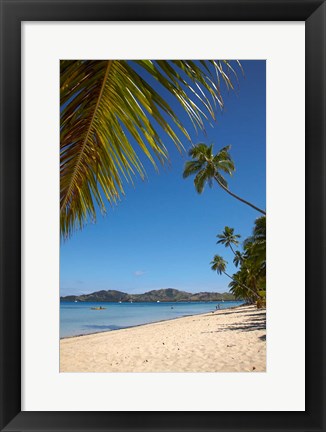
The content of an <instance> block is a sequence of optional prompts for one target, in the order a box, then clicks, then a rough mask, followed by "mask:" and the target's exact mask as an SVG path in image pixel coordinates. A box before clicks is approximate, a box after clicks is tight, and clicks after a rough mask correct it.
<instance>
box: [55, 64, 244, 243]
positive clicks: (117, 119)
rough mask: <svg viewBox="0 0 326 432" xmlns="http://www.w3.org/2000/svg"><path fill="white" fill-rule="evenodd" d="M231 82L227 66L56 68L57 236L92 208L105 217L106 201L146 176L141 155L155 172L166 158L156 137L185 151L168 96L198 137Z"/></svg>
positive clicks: (163, 146) (82, 221)
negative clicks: (58, 105) (163, 136)
mask: <svg viewBox="0 0 326 432" xmlns="http://www.w3.org/2000/svg"><path fill="white" fill-rule="evenodd" d="M232 78H236V73H235V71H234V69H233V68H232V67H231V64H230V63H229V62H228V61H213V60H209V61H203V60H202V61H200V62H193V61H181V60H173V61H166V60H162V61H151V60H135V61H130V62H128V61H124V60H89V61H84V60H64V61H61V63H60V103H61V113H60V227H61V234H62V236H63V237H68V236H69V235H70V234H71V232H72V231H73V230H74V229H75V228H81V227H82V226H83V225H84V224H85V223H86V222H87V221H88V220H92V221H94V220H95V219H96V205H97V206H99V208H100V209H101V211H102V212H105V203H106V202H107V201H108V202H110V203H116V202H117V201H118V200H119V199H120V195H121V194H123V193H124V187H123V185H124V182H125V181H127V182H133V178H134V176H135V175H136V174H138V175H140V176H141V177H142V178H144V177H145V175H146V173H145V170H144V167H143V164H142V162H141V158H140V155H142V156H145V157H146V158H148V159H149V160H150V161H151V163H152V164H153V165H154V166H155V167H156V163H157V161H158V162H160V163H163V162H164V161H165V160H166V159H167V158H168V150H167V147H166V144H165V143H164V142H162V139H161V137H160V135H161V134H160V132H161V130H164V131H165V133H166V134H167V135H168V137H169V139H170V141H171V142H172V143H173V144H174V145H175V146H176V147H177V148H178V149H179V150H180V151H181V150H182V149H183V144H182V142H181V139H180V137H179V133H181V134H183V136H184V137H186V138H187V139H188V140H189V139H190V137H189V133H188V131H187V129H186V128H185V127H184V126H183V125H182V124H181V123H180V121H179V119H178V116H177V115H175V113H174V111H173V109H172V108H171V106H170V105H169V104H168V103H167V101H166V95H170V96H172V97H173V98H174V99H176V100H177V101H178V102H179V104H180V105H181V107H182V108H183V109H184V111H185V112H186V113H187V114H188V116H189V118H190V120H191V123H192V124H193V127H194V128H195V129H196V130H197V129H201V130H203V129H204V122H205V121H207V120H210V119H212V120H214V118H215V112H216V107H220V108H223V99H222V95H221V90H220V88H221V87H220V83H221V82H224V84H225V85H226V87H227V88H228V89H233V87H234V85H233V83H232ZM153 80H155V81H156V83H157V85H156V86H155V89H154V87H153V86H152V85H151V84H150V82H151V81H153ZM158 87H159V88H160V90H159V91H157V90H156V88H158ZM162 94H164V95H165V96H162ZM131 137H132V138H133V140H132V141H131V140H130V138H131Z"/></svg>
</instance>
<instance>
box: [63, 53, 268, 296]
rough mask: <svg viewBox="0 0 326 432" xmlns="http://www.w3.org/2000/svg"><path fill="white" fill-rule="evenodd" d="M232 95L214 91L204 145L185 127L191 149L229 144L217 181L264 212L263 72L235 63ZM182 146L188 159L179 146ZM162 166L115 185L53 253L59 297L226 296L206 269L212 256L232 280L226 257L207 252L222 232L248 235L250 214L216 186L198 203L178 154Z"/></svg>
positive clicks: (217, 250) (217, 249) (223, 283)
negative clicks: (216, 97) (218, 98)
mask: <svg viewBox="0 0 326 432" xmlns="http://www.w3.org/2000/svg"><path fill="white" fill-rule="evenodd" d="M241 64H242V67H243V69H244V72H245V77H243V76H242V75H241V73H240V72H239V74H238V75H239V88H237V91H236V93H235V92H232V91H231V92H229V93H228V92H227V91H226V90H225V88H224V89H223V91H222V95H223V98H224V103H225V108H224V110H223V112H220V111H219V112H218V113H217V121H216V122H215V123H214V125H213V126H214V127H211V126H210V125H209V124H207V125H206V136H205V135H204V134H203V133H198V135H197V134H196V132H195V131H194V129H193V128H192V127H191V126H190V124H189V121H188V120H187V119H186V117H185V115H184V113H183V111H182V110H180V109H179V108H178V107H177V106H175V107H174V108H175V110H176V112H177V113H178V115H180V118H181V121H182V122H183V123H184V124H185V125H186V126H187V127H188V131H189V132H190V136H191V138H192V141H193V143H194V144H197V143H199V142H204V143H205V144H208V145H210V144H213V145H214V151H215V152H217V151H218V150H220V149H221V148H222V147H224V146H226V145H229V144H231V152H230V153H231V156H232V159H233V161H234V163H235V167H236V171H235V173H234V175H233V177H231V178H230V177H226V178H227V180H228V184H229V189H230V190H231V191H232V192H234V193H236V194H237V195H239V196H240V197H242V198H244V199H246V200H248V201H250V202H252V203H253V204H255V205H256V206H258V207H260V208H263V209H265V208H266V63H265V61H258V60H252V61H241ZM182 142H183V144H184V146H185V148H186V150H189V148H190V145H189V143H188V142H187V140H186V139H185V138H183V139H182ZM167 147H168V149H169V156H170V163H169V164H166V165H165V166H163V167H162V166H159V172H156V171H155V169H154V168H153V167H152V166H151V165H150V163H149V162H148V161H145V160H144V159H142V162H143V163H144V166H145V168H146V172H147V179H146V180H145V181H142V180H141V179H140V178H138V177H137V178H135V181H134V186H132V185H125V196H124V197H123V198H122V200H121V201H120V202H119V203H118V205H116V206H114V207H111V206H110V205H109V204H108V205H107V214H106V215H105V216H102V215H101V214H98V217H97V222H96V223H95V224H88V225H87V226H85V227H84V229H83V230H81V231H76V232H74V233H73V235H72V237H71V238H69V239H68V240H66V241H62V242H61V245H60V295H61V296H65V295H70V294H71V295H80V294H87V293H90V292H94V291H99V290H110V289H114V290H119V291H123V292H127V293H143V292H146V291H150V290H153V289H161V288H175V289H179V290H183V291H188V292H193V293H194V292H200V291H216V292H226V291H228V290H229V288H228V283H229V282H230V279H228V278H227V277H226V276H224V275H222V276H219V275H218V274H217V273H216V272H213V271H212V270H211V268H210V262H211V260H212V259H213V256H214V255H215V254H219V255H222V256H223V258H224V259H225V260H226V261H228V265H227V272H228V273H229V274H232V273H234V272H235V271H236V269H235V267H234V266H233V264H232V259H233V254H232V252H231V251H230V250H229V249H227V248H225V247H224V246H223V245H217V244H216V241H217V238H216V235H217V234H219V233H221V232H222V231H223V229H224V227H225V226H226V225H227V226H230V227H233V228H234V229H235V232H236V233H238V234H240V235H241V239H240V241H243V240H244V239H245V238H246V237H248V236H249V235H251V232H252V229H253V225H254V221H255V219H256V218H257V217H259V216H261V214H260V213H258V212H257V211H255V210H254V209H252V208H250V207H248V206H247V205H245V204H243V203H241V202H240V201H238V200H236V199H234V198H233V197H231V196H230V195H228V194H227V193H226V192H225V191H223V190H222V189H221V188H220V187H219V186H218V185H217V184H216V183H215V184H214V185H213V187H212V188H211V189H210V188H209V187H208V186H206V187H205V190H204V192H203V193H202V194H201V195H199V194H198V193H197V192H196V191H195V188H194V183H193V177H189V178H187V179H183V178H182V173H183V168H184V164H185V162H186V161H187V160H188V156H187V153H186V152H184V153H182V154H180V153H179V152H178V151H177V150H176V148H175V147H174V146H173V144H171V143H170V144H167Z"/></svg>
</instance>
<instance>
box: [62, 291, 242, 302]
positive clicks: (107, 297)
mask: <svg viewBox="0 0 326 432" xmlns="http://www.w3.org/2000/svg"><path fill="white" fill-rule="evenodd" d="M60 300H61V301H64V302H74V301H79V302H119V301H122V302H129V301H133V302H157V301H159V302H183V301H220V300H235V298H234V296H233V295H232V294H230V293H222V294H221V293H213V292H200V293H196V294H192V293H188V292H186V291H179V290H176V289H173V288H165V289H160V290H153V291H148V292H146V293H144V294H127V293H124V292H121V291H116V290H108V291H104V290H102V291H96V292H93V293H91V294H82V295H80V296H73V295H70V296H65V297H60Z"/></svg>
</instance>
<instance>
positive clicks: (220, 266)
mask: <svg viewBox="0 0 326 432" xmlns="http://www.w3.org/2000/svg"><path fill="white" fill-rule="evenodd" d="M226 265H227V262H226V261H225V259H224V258H222V257H221V256H220V255H214V258H213V261H212V262H211V269H212V270H214V271H216V272H217V273H218V274H222V273H225V270H226Z"/></svg>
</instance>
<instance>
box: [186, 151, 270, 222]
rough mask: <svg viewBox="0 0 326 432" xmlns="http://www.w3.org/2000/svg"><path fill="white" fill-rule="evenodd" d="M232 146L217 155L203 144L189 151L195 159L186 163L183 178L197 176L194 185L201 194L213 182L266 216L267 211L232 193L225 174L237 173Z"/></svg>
mask: <svg viewBox="0 0 326 432" xmlns="http://www.w3.org/2000/svg"><path fill="white" fill-rule="evenodd" d="M230 149H231V146H226V147H223V148H222V149H221V150H220V151H219V152H218V153H216V155H214V153H213V145H210V146H208V145H206V144H203V143H200V144H197V145H196V146H194V147H193V148H191V149H190V150H189V156H190V157H191V158H192V159H193V160H190V161H187V162H186V163H185V167H184V171H183V178H187V177H189V176H191V175H195V178H194V185H195V188H196V191H197V192H198V193H199V194H201V193H202V192H203V191H204V188H205V185H206V184H208V185H209V186H210V187H212V186H213V180H215V181H216V182H217V184H218V185H219V186H220V187H221V188H222V189H223V190H224V191H225V192H227V193H228V194H229V195H231V196H232V197H234V198H236V199H237V200H239V201H241V202H243V203H244V204H246V205H248V206H250V207H252V208H253V209H255V210H257V211H259V212H260V213H262V214H266V212H265V210H262V209H260V208H259V207H256V206H255V205H253V204H252V203H250V202H249V201H246V200H245V199H243V198H241V197H239V196H238V195H236V194H235V193H233V192H231V191H230V190H229V187H228V183H227V181H226V179H225V177H224V176H223V174H228V175H230V176H231V175H232V174H233V172H234V171H235V166H234V162H233V160H232V158H231V156H230V153H229V152H230Z"/></svg>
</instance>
